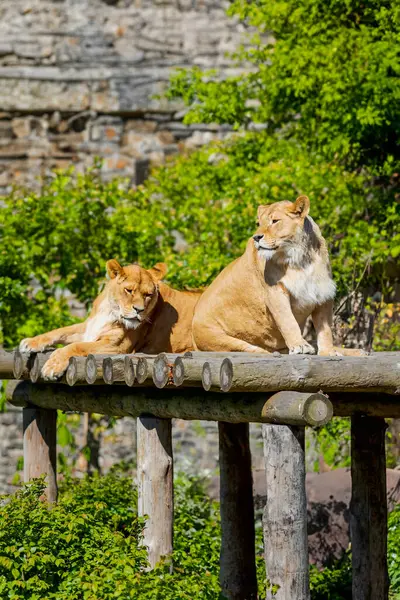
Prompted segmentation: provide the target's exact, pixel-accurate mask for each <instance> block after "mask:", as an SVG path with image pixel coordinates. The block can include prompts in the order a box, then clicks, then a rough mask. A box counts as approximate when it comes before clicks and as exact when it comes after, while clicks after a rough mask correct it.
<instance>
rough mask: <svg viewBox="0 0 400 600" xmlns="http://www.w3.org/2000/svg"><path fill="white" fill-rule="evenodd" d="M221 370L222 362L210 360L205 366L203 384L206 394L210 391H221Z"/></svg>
mask: <svg viewBox="0 0 400 600" xmlns="http://www.w3.org/2000/svg"><path fill="white" fill-rule="evenodd" d="M220 369H221V360H212V359H209V360H207V361H206V362H205V363H204V364H203V369H202V373H201V382H202V384H203V388H204V389H205V390H206V392H208V391H210V390H213V391H220V389H221V386H220V382H219V380H220Z"/></svg>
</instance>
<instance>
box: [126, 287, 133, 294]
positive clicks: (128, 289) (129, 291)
mask: <svg viewBox="0 0 400 600" xmlns="http://www.w3.org/2000/svg"><path fill="white" fill-rule="evenodd" d="M125 292H126V293H127V294H132V292H133V290H132V288H125Z"/></svg>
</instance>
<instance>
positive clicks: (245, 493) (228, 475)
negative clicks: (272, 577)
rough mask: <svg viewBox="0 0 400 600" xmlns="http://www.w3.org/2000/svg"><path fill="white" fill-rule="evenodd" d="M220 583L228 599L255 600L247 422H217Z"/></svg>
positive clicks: (253, 536)
mask: <svg viewBox="0 0 400 600" xmlns="http://www.w3.org/2000/svg"><path fill="white" fill-rule="evenodd" d="M218 432H219V468H220V482H221V485H220V511H221V557H220V566H221V569H220V585H221V590H222V594H223V597H224V598H227V599H228V600H256V598H257V575H256V557H255V532H254V504H253V481H252V473H251V455H250V446H249V425H248V423H239V424H235V425H233V424H232V423H224V422H219V423H218Z"/></svg>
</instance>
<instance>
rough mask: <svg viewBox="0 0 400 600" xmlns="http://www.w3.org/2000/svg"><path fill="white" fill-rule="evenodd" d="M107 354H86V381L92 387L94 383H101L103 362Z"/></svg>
mask: <svg viewBox="0 0 400 600" xmlns="http://www.w3.org/2000/svg"><path fill="white" fill-rule="evenodd" d="M107 356H109V355H108V354H88V355H87V357H86V363H85V373H86V381H87V382H88V383H89V384H91V385H93V384H94V383H96V382H101V383H103V381H104V379H103V360H104V359H105V358H106V357H107Z"/></svg>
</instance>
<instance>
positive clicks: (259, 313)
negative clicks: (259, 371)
mask: <svg viewBox="0 0 400 600" xmlns="http://www.w3.org/2000/svg"><path fill="white" fill-rule="evenodd" d="M309 207H310V202H309V200H308V198H307V196H300V197H299V198H297V200H296V201H295V202H293V203H292V202H288V201H284V202H276V203H275V204H270V205H267V206H260V207H259V208H258V229H257V231H256V233H255V235H253V237H252V238H250V240H249V242H248V244H247V247H246V251H245V253H244V254H243V255H242V256H241V257H240V258H238V259H236V260H235V261H234V262H233V263H231V264H230V265H228V266H227V267H226V268H225V269H224V270H223V271H222V272H221V273H220V274H219V275H218V277H217V278H216V279H215V280H214V281H213V283H212V284H211V285H210V286H209V288H208V289H207V290H206V291H205V292H204V294H203V295H202V297H201V299H200V301H199V303H198V304H197V306H196V310H195V315H194V319H193V337H194V343H195V346H196V348H197V349H198V350H209V351H227V352H229V351H231V352H233V351H244V352H273V351H283V352H285V351H286V352H287V351H289V353H290V354H314V352H315V351H314V348H313V347H312V346H311V345H310V344H309V343H308V342H306V340H305V339H304V338H303V335H302V330H303V327H304V324H305V322H306V319H307V317H308V316H309V315H311V317H312V320H313V323H314V326H315V329H316V333H317V343H318V354H323V355H331V354H336V353H338V350H337V349H335V348H334V346H333V341H332V330H331V326H332V305H333V299H334V296H335V284H334V282H333V280H332V277H331V270H330V265H329V258H328V251H327V247H326V243H325V240H324V238H323V237H322V235H321V232H320V230H319V227H318V226H317V225H316V223H314V221H313V220H312V219H311V217H309V216H308V211H309ZM340 352H343V351H342V349H340ZM345 352H346V353H349V351H345ZM353 353H355V354H357V353H359V352H358V351H353Z"/></svg>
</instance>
